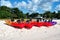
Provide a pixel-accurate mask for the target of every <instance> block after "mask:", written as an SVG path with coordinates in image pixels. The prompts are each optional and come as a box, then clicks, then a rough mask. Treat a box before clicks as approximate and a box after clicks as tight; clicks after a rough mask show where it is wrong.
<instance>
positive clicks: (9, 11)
mask: <svg viewBox="0 0 60 40" xmlns="http://www.w3.org/2000/svg"><path fill="white" fill-rule="evenodd" d="M38 15H40V16H42V17H46V18H57V19H60V10H59V11H58V12H57V13H56V12H50V11H45V12H44V13H42V14H40V13H37V12H35V13H31V14H29V12H28V13H26V14H25V13H23V11H21V10H19V9H18V8H9V7H7V6H0V19H4V18H9V19H10V18H17V19H20V18H34V17H36V16H38Z"/></svg>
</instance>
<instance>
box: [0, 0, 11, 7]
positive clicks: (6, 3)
mask: <svg viewBox="0 0 60 40" xmlns="http://www.w3.org/2000/svg"><path fill="white" fill-rule="evenodd" d="M1 6H7V7H12V4H11V3H10V1H5V0H1Z"/></svg>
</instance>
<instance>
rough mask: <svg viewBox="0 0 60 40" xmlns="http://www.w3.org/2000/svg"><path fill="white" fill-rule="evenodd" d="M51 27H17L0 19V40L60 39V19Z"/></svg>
mask: <svg viewBox="0 0 60 40" xmlns="http://www.w3.org/2000/svg"><path fill="white" fill-rule="evenodd" d="M53 21H56V22H57V24H56V25H54V26H51V27H45V26H42V27H40V28H39V27H35V26H33V28H31V29H25V28H23V29H17V28H14V27H11V26H8V25H6V24H5V21H4V20H0V40H60V20H53Z"/></svg>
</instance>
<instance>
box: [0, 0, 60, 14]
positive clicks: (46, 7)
mask: <svg viewBox="0 0 60 40" xmlns="http://www.w3.org/2000/svg"><path fill="white" fill-rule="evenodd" d="M0 6H7V7H10V8H15V7H17V8H18V9H19V10H22V11H23V12H24V13H27V12H29V13H32V12H38V13H44V12H45V11H51V12H54V11H55V12H57V11H58V10H60V0H0Z"/></svg>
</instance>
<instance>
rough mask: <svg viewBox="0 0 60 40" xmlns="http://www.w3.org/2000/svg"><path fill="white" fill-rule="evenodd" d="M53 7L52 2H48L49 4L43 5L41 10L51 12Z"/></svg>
mask: <svg viewBox="0 0 60 40" xmlns="http://www.w3.org/2000/svg"><path fill="white" fill-rule="evenodd" d="M51 5H52V4H51V3H50V2H47V3H45V4H43V5H42V6H41V9H42V10H44V11H49V10H51V9H52V6H51Z"/></svg>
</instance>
